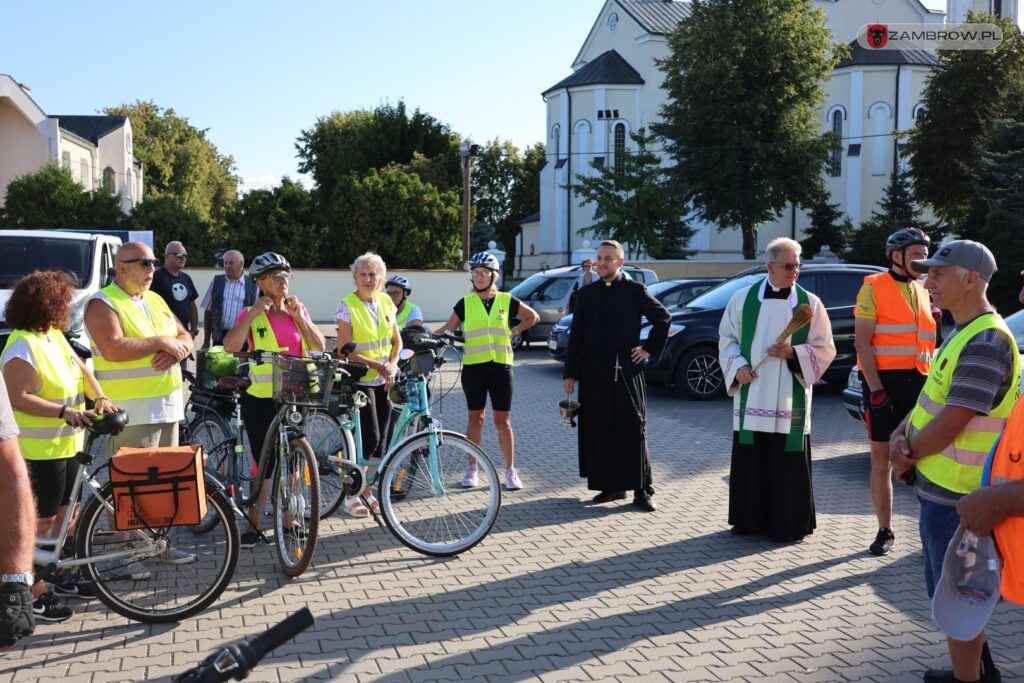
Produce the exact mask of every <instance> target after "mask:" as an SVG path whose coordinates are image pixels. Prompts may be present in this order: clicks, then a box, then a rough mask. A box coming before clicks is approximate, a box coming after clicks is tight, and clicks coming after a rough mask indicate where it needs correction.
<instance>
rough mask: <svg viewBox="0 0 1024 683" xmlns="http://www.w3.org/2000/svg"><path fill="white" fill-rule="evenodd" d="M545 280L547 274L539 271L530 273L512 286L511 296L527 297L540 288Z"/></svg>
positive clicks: (546, 279)
mask: <svg viewBox="0 0 1024 683" xmlns="http://www.w3.org/2000/svg"><path fill="white" fill-rule="evenodd" d="M547 281H548V276H547V275H542V274H540V273H538V274H536V275H531V276H530V277H528V278H526V279H525V280H523V281H522V282H520V283H519V284H518V285H516V286H515V287H513V288H512V296H514V297H516V298H518V299H524V300H525V299H529V298H530V295H531V294H533V293H534V292H536V291H537V290H538V289H540V288H541V287H542V286H543V285H544V283H546V282H547Z"/></svg>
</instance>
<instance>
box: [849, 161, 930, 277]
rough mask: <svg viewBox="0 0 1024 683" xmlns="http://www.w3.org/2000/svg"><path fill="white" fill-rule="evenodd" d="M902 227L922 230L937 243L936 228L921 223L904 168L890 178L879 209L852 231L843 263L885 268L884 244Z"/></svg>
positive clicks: (887, 261)
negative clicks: (848, 248)
mask: <svg viewBox="0 0 1024 683" xmlns="http://www.w3.org/2000/svg"><path fill="white" fill-rule="evenodd" d="M901 228H921V229H922V230H924V231H925V232H926V233H928V236H929V237H931V238H932V243H933V244H935V243H937V242H938V240H937V239H936V238H937V237H938V235H937V231H936V229H935V226H933V225H930V224H927V223H925V222H924V220H923V219H922V217H921V212H920V210H919V209H918V208H917V206H916V205H915V204H914V199H913V196H912V194H911V190H910V178H909V177H908V175H907V173H906V172H905V171H903V169H899V170H897V172H896V173H894V174H893V175H892V176H891V177H890V179H889V184H888V185H886V187H885V194H884V195H883V197H882V201H881V202H880V203H879V206H878V208H877V209H875V210H874V211H873V212H872V213H871V217H870V218H869V219H868V220H866V221H864V222H863V223H861V224H860V227H859V228H858V229H857V230H856V231H854V233H853V238H852V239H851V240H850V250H849V251H848V252H847V254H846V258H845V260H846V261H847V262H848V263H867V264H874V265H878V266H888V265H889V259H888V257H886V255H885V241H886V240H887V239H889V235H891V234H892V233H894V232H896V231H897V230H900V229H901Z"/></svg>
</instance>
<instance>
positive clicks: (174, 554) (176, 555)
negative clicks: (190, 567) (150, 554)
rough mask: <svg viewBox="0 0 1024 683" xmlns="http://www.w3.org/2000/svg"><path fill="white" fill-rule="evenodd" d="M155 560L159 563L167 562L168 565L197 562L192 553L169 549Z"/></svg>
mask: <svg viewBox="0 0 1024 683" xmlns="http://www.w3.org/2000/svg"><path fill="white" fill-rule="evenodd" d="M153 559H154V560H156V561H157V562H166V563H167V564H191V563H193V562H195V561H196V556H195V555H193V554H192V553H186V552H185V551H184V550H178V549H177V548H168V549H167V550H165V551H164V552H162V553H161V554H159V555H157V556H156V557H154V558H153Z"/></svg>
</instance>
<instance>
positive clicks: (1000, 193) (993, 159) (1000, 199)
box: [976, 109, 1024, 315]
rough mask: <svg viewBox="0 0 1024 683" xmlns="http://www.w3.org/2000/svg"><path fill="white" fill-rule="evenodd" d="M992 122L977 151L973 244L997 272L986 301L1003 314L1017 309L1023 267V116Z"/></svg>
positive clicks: (990, 284)
mask: <svg viewBox="0 0 1024 683" xmlns="http://www.w3.org/2000/svg"><path fill="white" fill-rule="evenodd" d="M1017 114H1018V116H1017V120H1010V119H999V120H996V121H993V122H992V123H991V125H990V126H989V130H988V132H987V134H986V136H985V138H984V144H983V146H982V147H981V148H980V149H979V151H978V171H979V173H978V182H977V185H976V191H977V192H978V194H979V195H980V196H981V197H982V198H983V200H984V202H985V205H986V208H987V215H986V216H985V221H984V223H983V224H982V225H981V228H980V231H979V232H980V234H979V235H978V238H979V241H981V242H982V243H983V244H985V246H987V247H988V248H989V249H991V250H992V253H993V254H995V255H996V263H998V264H999V266H1000V268H999V270H998V271H997V272H996V274H995V276H994V277H993V278H992V282H991V283H989V288H988V297H989V301H991V302H992V303H993V304H995V305H996V307H997V308H998V309H999V311H1000V312H1001V313H1003V314H1004V315H1006V314H1009V313H1011V312H1012V311H1015V310H1017V309H1018V308H1020V302H1019V301H1018V300H1017V292H1018V290H1019V289H1020V286H1021V281H1020V276H1019V273H1020V269H1021V267H1022V266H1024V115H1022V114H1021V112H1020V110H1019V109H1018V110H1017Z"/></svg>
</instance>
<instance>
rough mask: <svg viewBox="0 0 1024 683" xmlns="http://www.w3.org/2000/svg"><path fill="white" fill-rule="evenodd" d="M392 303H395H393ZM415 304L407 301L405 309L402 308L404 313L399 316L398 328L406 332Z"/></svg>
mask: <svg viewBox="0 0 1024 683" xmlns="http://www.w3.org/2000/svg"><path fill="white" fill-rule="evenodd" d="M391 303H394V302H393V301H392V302H391ZM412 309H413V303H412V302H411V301H409V300H408V299H406V300H405V307H404V308H402V312H401V313H399V314H398V315H397V320H398V327H399V329H402V330H404V329H405V328H406V327H408V325H409V314H410V313H412Z"/></svg>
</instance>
